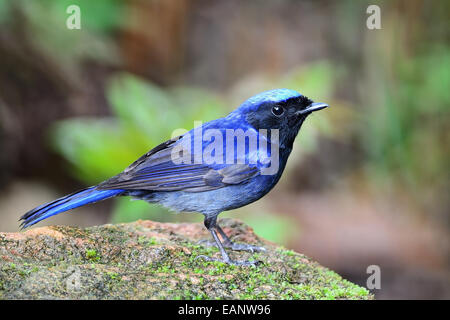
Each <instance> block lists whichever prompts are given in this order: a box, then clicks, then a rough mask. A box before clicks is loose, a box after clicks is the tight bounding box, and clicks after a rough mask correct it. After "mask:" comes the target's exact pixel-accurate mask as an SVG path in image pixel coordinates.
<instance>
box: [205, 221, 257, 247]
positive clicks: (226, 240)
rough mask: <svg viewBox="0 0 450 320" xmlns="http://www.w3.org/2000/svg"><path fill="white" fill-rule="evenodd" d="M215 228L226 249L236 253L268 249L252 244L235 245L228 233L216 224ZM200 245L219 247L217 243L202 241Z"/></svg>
mask: <svg viewBox="0 0 450 320" xmlns="http://www.w3.org/2000/svg"><path fill="white" fill-rule="evenodd" d="M215 228H216V230H217V231H218V232H219V233H220V235H221V236H222V239H223V242H222V245H223V247H224V248H229V249H231V250H234V251H248V252H261V251H266V248H264V247H258V246H252V245H251V244H245V243H235V242H233V241H231V239H230V238H229V237H228V236H227V235H226V233H225V232H224V231H223V229H222V228H221V227H220V226H219V225H218V224H216V226H215ZM199 243H200V244H203V245H206V246H217V242H216V241H210V240H201V241H200V242H199Z"/></svg>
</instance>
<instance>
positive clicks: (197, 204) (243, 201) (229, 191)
mask: <svg viewBox="0 0 450 320" xmlns="http://www.w3.org/2000/svg"><path fill="white" fill-rule="evenodd" d="M261 182H263V183H261ZM264 182H266V183H264ZM267 182H268V181H264V179H254V180H253V181H251V182H249V183H246V184H242V185H229V186H227V187H224V188H220V189H216V190H211V191H204V192H186V191H175V192H157V193H153V194H152V196H151V197H150V198H148V199H146V200H148V201H149V202H156V203H159V204H161V205H163V206H164V207H167V208H169V209H171V210H174V211H177V212H199V213H203V214H205V215H216V214H219V213H220V212H222V211H227V210H232V209H237V208H240V207H242V206H245V205H247V204H249V203H252V202H254V201H256V200H258V199H259V198H261V197H262V196H264V195H265V194H266V193H267V192H269V191H270V190H271V189H272V187H273V185H272V183H267Z"/></svg>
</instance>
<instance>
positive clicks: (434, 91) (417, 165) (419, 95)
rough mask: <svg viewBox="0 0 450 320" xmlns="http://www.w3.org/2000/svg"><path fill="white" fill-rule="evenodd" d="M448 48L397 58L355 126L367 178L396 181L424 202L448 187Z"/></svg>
mask: <svg viewBox="0 0 450 320" xmlns="http://www.w3.org/2000/svg"><path fill="white" fill-rule="evenodd" d="M449 49H450V48H449V47H448V46H442V45H439V46H435V47H429V48H427V49H426V50H424V51H423V52H422V53H421V54H418V55H415V56H411V57H407V56H406V55H401V56H400V57H399V59H396V60H395V63H394V64H393V65H394V67H393V70H391V72H392V73H393V74H394V75H395V76H394V77H392V78H391V79H386V78H385V79H383V81H380V83H382V84H384V85H382V86H381V88H382V90H380V91H377V93H376V96H377V97H378V101H381V103H376V105H372V106H371V108H369V109H368V110H367V115H366V117H365V119H364V121H363V122H362V124H363V125H364V126H363V127H361V128H360V132H361V136H362V139H361V145H362V147H363V149H364V150H365V152H366V154H367V160H368V161H367V166H366V167H367V169H368V173H369V177H370V181H372V182H378V183H382V184H383V185H384V186H393V187H395V186H397V187H398V186H401V187H402V188H403V191H406V192H412V193H413V194H414V195H416V196H417V198H416V199H418V200H419V201H422V202H424V203H425V204H429V202H435V201H439V202H441V201H443V200H444V199H443V198H442V197H446V196H445V195H444V194H443V193H442V192H441V191H442V190H445V189H447V188H448V172H449V163H450V158H449V148H448V145H449V143H450V126H449V119H450V118H449V115H450V113H449V111H450V109H449V106H450V91H449V88H450V50H449ZM372 95H373V93H372ZM369 101H370V100H369ZM435 205H436V203H435Z"/></svg>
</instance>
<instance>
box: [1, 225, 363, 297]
mask: <svg viewBox="0 0 450 320" xmlns="http://www.w3.org/2000/svg"><path fill="white" fill-rule="evenodd" d="M221 224H222V225H223V226H224V227H225V226H226V225H227V222H224V223H222V222H221ZM230 225H232V226H233V228H236V229H237V230H246V228H245V226H243V225H239V223H238V222H236V221H234V220H230V221H229V226H230ZM150 226H151V227H146V226H145V225H141V224H139V223H130V224H121V225H114V226H112V225H107V226H100V227H94V228H88V229H86V230H81V229H77V228H72V227H54V229H55V230H58V231H59V232H61V233H62V234H64V235H65V237H64V238H63V239H54V238H52V237H50V236H41V237H36V238H34V239H29V240H27V242H18V241H17V242H14V241H9V240H8V241H4V242H3V243H2V244H0V246H11V247H13V248H18V247H20V246H27V247H23V248H21V252H24V254H23V255H22V256H20V258H19V257H17V256H14V255H8V256H7V257H6V258H8V259H9V260H7V261H8V262H6V261H4V262H2V261H0V298H2V299H13V298H21V299H29V298H43V297H53V298H58V299H60V298H61V299H64V298H69V299H157V298H161V299H371V298H372V296H371V295H370V294H369V292H368V291H367V290H366V289H364V288H361V287H359V286H356V285H354V284H352V283H350V282H349V281H346V280H344V279H342V278H341V277H340V276H339V275H338V274H336V273H334V272H333V271H331V270H328V269H326V268H324V267H322V266H320V265H318V264H317V263H315V262H313V261H311V260H310V259H308V258H307V257H305V256H303V255H301V254H298V253H296V252H294V251H291V250H288V249H286V248H278V247H275V246H272V245H269V244H264V243H260V244H259V245H264V246H265V247H266V248H267V252H259V253H248V252H232V251H229V253H230V255H231V257H232V258H233V259H238V260H257V261H261V263H260V264H258V265H257V266H254V267H242V266H232V265H231V266H230V265H227V264H224V263H221V262H216V261H205V260H203V259H201V258H198V257H199V256H200V255H206V256H211V257H217V258H220V252H219V251H218V249H217V248H216V247H207V246H201V245H198V244H197V240H196V239H192V240H191V239H190V236H187V235H185V234H182V233H179V231H170V232H168V231H167V230H166V229H165V228H164V227H163V226H164V225H161V226H160V227H158V225H157V224H156V223H152V224H150ZM199 230H203V229H200V228H199ZM177 232H178V233H177ZM196 232H199V231H196ZM158 233H159V234H160V235H161V238H158ZM191 233H192V232H191ZM147 234H149V235H151V236H147ZM0 239H2V238H1V233H0ZM28 246H29V247H28ZM0 249H2V248H0ZM3 252H6V253H8V252H10V251H9V250H8V248H6V250H3ZM69 252H70V254H69ZM74 276H77V277H79V279H78V280H79V283H80V284H81V286H80V288H79V289H77V290H74V289H68V287H67V280H68V279H69V278H71V277H74ZM23 288H31V289H30V290H28V291H26V290H23Z"/></svg>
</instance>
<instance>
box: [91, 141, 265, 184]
mask: <svg viewBox="0 0 450 320" xmlns="http://www.w3.org/2000/svg"><path fill="white" fill-rule="evenodd" d="M179 143H180V138H176V139H173V140H169V141H166V142H164V143H162V144H161V145H159V146H157V147H156V148H154V149H152V150H150V151H149V152H147V153H146V154H145V155H143V156H142V157H141V158H139V159H138V160H136V161H135V162H134V163H133V164H131V165H130V166H129V167H128V168H127V169H125V170H124V171H123V172H122V173H120V174H118V175H117V176H115V177H113V178H111V179H109V180H106V181H105V182H103V183H101V184H99V185H98V186H97V189H99V190H112V189H123V190H148V191H188V192H201V191H208V190H214V189H218V188H222V187H225V186H227V185H232V184H240V183H244V182H246V181H247V180H248V179H250V178H252V177H254V176H256V175H258V174H259V170H258V168H257V167H256V166H251V165H247V164H230V165H222V166H214V165H207V164H204V163H199V164H196V163H192V162H190V163H178V162H177V161H176V160H177V159H174V154H175V155H176V154H177V152H174V147H176V146H177V145H179ZM175 157H176V156H175Z"/></svg>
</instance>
